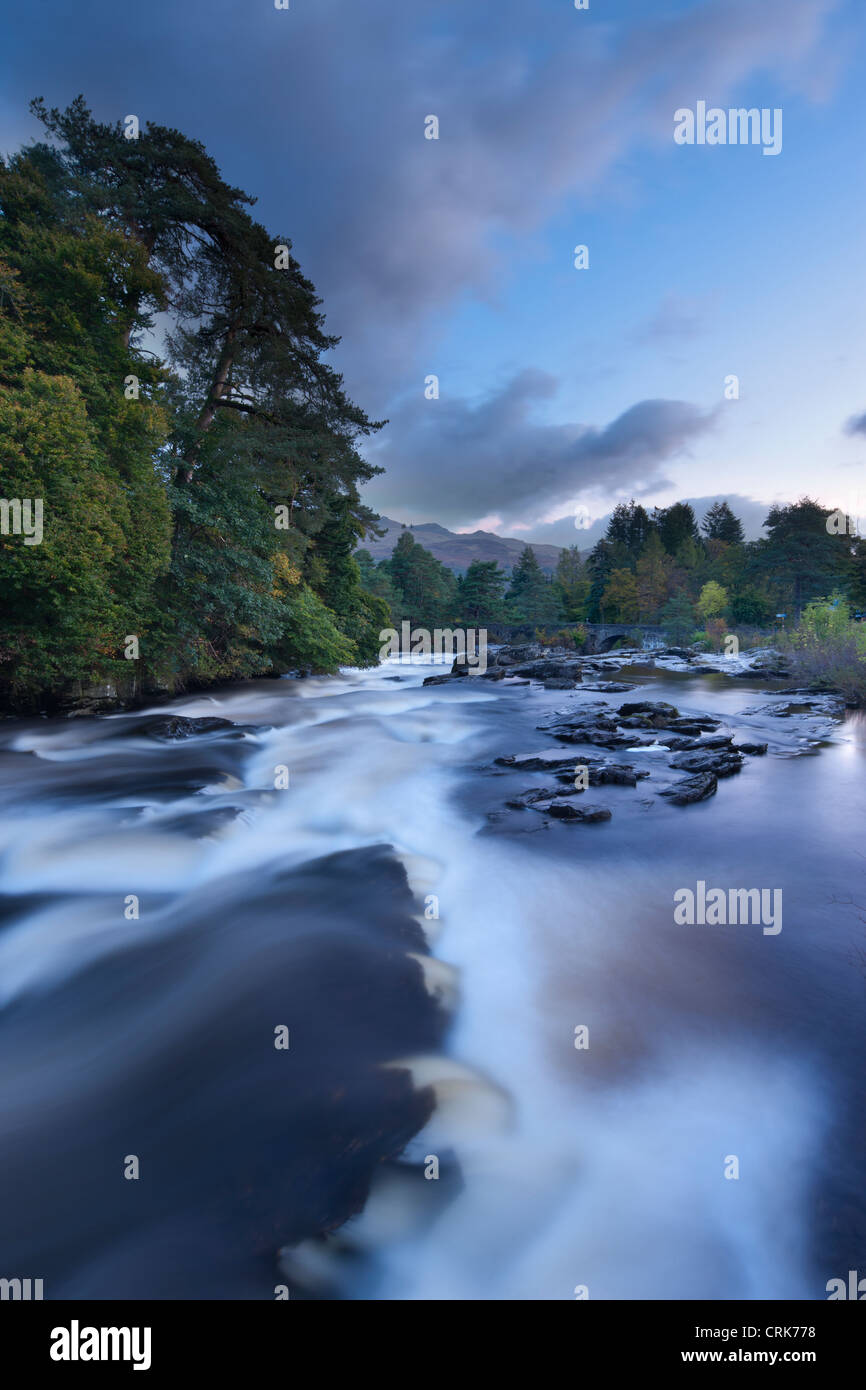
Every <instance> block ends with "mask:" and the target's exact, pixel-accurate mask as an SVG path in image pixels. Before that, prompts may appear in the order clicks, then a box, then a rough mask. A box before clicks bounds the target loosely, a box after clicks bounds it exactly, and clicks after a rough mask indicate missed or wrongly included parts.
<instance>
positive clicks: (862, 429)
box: [845, 411, 866, 434]
mask: <svg viewBox="0 0 866 1390" xmlns="http://www.w3.org/2000/svg"><path fill="white" fill-rule="evenodd" d="M845 433H846V434H866V411H864V412H863V414H862V415H852V416H851V418H850V420H847V421H846V422H845Z"/></svg>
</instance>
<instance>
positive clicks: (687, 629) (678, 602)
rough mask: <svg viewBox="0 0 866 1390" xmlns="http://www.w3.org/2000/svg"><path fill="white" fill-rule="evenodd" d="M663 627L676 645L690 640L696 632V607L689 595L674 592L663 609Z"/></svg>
mask: <svg viewBox="0 0 866 1390" xmlns="http://www.w3.org/2000/svg"><path fill="white" fill-rule="evenodd" d="M661 625H662V628H663V629H664V632H665V635H666V636H667V637H668V639H669V640H670V641H671V642H673V643H674V645H676V646H681V645H682V644H683V643H684V642H688V641H689V640H690V638H691V635H692V633H693V632H694V626H695V608H694V604H693V603H692V602H691V600H690V599H689V597H688V595H686V594H683V593H679V594H674V596H673V598H670V599H668V601H667V603H666V604H665V606H664V608H663V609H662V624H661Z"/></svg>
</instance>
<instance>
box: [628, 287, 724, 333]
mask: <svg viewBox="0 0 866 1390" xmlns="http://www.w3.org/2000/svg"><path fill="white" fill-rule="evenodd" d="M714 302H715V295H681V294H676V293H674V292H672V293H670V294H666V295H665V297H664V299H663V300H662V302H661V304H660V305H659V307H658V309H657V310H656V312H655V313H654V314H653V315H652V317H651V318H649V319H647V321H646V322H645V323H644V324H642V325H641V326H640V327H639V328H638V330H637V332H636V334H635V342H637V343H658V342H667V341H673V342H681V341H682V340H683V339H684V338H697V337H698V336H699V335H700V334H701V333H703V332H704V329H705V325H706V316H707V311H708V310H709V309H710V307H711V306H712V304H713V303H714Z"/></svg>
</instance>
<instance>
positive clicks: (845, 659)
mask: <svg viewBox="0 0 866 1390" xmlns="http://www.w3.org/2000/svg"><path fill="white" fill-rule="evenodd" d="M780 646H781V647H782V650H784V651H785V652H786V654H787V656H788V659H789V661H790V662H791V665H792V667H793V670H794V672H795V674H796V676H797V678H798V679H801V680H805V681H808V682H809V683H810V684H815V685H819V686H824V687H825V688H827V689H828V690H839V691H841V692H842V694H843V695H844V696H845V698H846V699H847V700H848V701H849V703H851V704H852V705H862V704H864V703H866V623H862V622H854V621H852V619H851V614H850V609H849V607H848V604H847V603H846V601H845V598H844V596H843V595H842V594H841V593H838V592H837V593H835V594H831V595H830V597H829V598H822V599H813V600H812V602H810V603H808V604H807V605H806V608H805V609H804V611H803V616H802V618H801V619H800V622H799V623H798V624H797V626H796V628H795V629H794V630H793V631H792V632H789V633H784V634H782V636H781V639H780Z"/></svg>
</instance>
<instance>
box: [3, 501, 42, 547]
mask: <svg viewBox="0 0 866 1390" xmlns="http://www.w3.org/2000/svg"><path fill="white" fill-rule="evenodd" d="M0 535H4V536H9V535H12V536H23V537H24V544H25V545H41V544H42V498H41V497H36V498H35V499H31V498H29V497H24V498H21V497H0Z"/></svg>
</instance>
